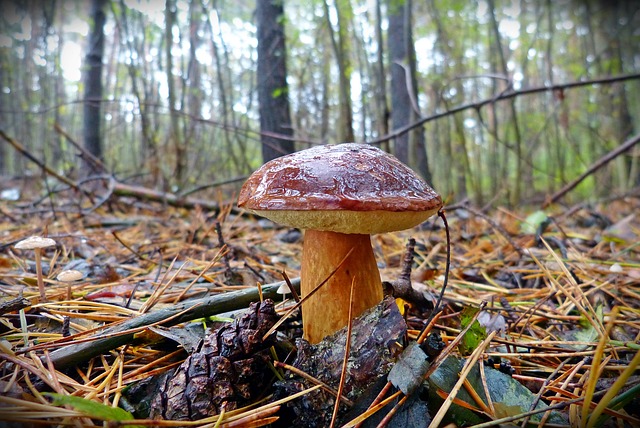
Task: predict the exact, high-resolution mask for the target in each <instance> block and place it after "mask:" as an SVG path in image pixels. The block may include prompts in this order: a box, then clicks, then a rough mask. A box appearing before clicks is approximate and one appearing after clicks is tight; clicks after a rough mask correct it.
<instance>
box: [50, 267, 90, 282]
mask: <svg viewBox="0 0 640 428" xmlns="http://www.w3.org/2000/svg"><path fill="white" fill-rule="evenodd" d="M83 277H84V274H83V273H82V272H80V271H79V270H75V269H69V270H63V271H62V272H60V273H59V274H58V276H56V279H57V280H58V281H60V282H73V281H78V280H79V279H82V278H83Z"/></svg>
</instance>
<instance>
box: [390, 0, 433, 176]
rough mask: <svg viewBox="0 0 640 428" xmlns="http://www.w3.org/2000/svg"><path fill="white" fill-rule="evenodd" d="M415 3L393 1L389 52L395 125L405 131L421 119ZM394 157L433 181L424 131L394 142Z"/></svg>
mask: <svg viewBox="0 0 640 428" xmlns="http://www.w3.org/2000/svg"><path fill="white" fill-rule="evenodd" d="M411 6H412V3H411V0H402V1H395V0H389V1H388V3H387V11H388V15H389V30H388V37H387V39H388V40H387V42H388V45H389V47H388V51H389V62H390V64H389V68H390V71H391V123H392V126H393V129H398V128H402V127H403V126H406V125H407V124H409V123H411V122H413V121H415V120H417V119H418V117H419V116H420V112H419V110H418V103H417V98H418V93H417V90H416V61H415V50H414V47H413V34H412V29H411V26H412V24H411V8H412V7H411ZM393 147H394V150H393V152H394V154H395V156H396V157H397V158H398V159H400V160H401V161H402V162H404V163H406V164H407V165H409V166H411V167H412V168H413V169H415V170H416V171H418V172H419V173H420V174H421V175H422V176H423V178H424V179H425V180H427V181H428V182H431V172H430V171H429V165H428V161H427V152H426V146H425V140H424V129H423V128H422V127H417V128H416V129H414V130H413V131H411V132H410V133H407V134H403V135H401V136H398V137H397V138H396V139H395V141H394V145H393Z"/></svg>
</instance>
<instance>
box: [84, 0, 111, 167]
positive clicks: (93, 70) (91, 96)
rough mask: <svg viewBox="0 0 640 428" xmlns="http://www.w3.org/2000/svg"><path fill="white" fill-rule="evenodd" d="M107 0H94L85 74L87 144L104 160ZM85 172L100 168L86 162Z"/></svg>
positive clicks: (93, 152)
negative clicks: (105, 9)
mask: <svg viewBox="0 0 640 428" xmlns="http://www.w3.org/2000/svg"><path fill="white" fill-rule="evenodd" d="M106 4H107V1H106V0H92V2H91V19H92V21H93V23H92V27H91V33H90V35H89V46H88V47H87V54H86V56H85V69H86V71H85V75H84V84H85V90H84V98H85V103H84V123H83V125H84V127H83V128H84V145H85V147H86V149H87V151H88V152H89V153H91V154H92V155H93V156H94V157H96V158H98V159H101V160H102V158H103V157H102V135H101V122H102V108H101V105H100V102H101V100H102V56H103V54H104V24H105V21H106V15H105V12H104V8H105V5H106ZM83 171H84V173H85V174H87V175H89V174H92V173H95V172H98V171H94V170H93V166H92V164H89V163H84V164H83Z"/></svg>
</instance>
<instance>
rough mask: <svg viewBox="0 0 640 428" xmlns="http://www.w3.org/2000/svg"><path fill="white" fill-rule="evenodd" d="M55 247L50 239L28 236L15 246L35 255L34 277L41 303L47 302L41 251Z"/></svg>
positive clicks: (54, 242)
mask: <svg viewBox="0 0 640 428" xmlns="http://www.w3.org/2000/svg"><path fill="white" fill-rule="evenodd" d="M55 245H56V241H54V240H53V239H51V238H43V237H42V236H30V237H28V238H27V239H23V240H22V241H20V242H18V243H17V244H16V245H15V247H16V248H17V249H19V250H33V251H34V253H35V255H36V277H37V280H38V290H39V291H40V299H41V300H42V301H45V300H47V294H46V293H45V291H44V279H43V278H42V260H41V259H42V257H41V256H42V249H43V248H48V247H55Z"/></svg>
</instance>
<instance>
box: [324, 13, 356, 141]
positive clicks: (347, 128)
mask: <svg viewBox="0 0 640 428" xmlns="http://www.w3.org/2000/svg"><path fill="white" fill-rule="evenodd" d="M323 5H324V13H325V18H326V20H327V27H328V28H329V35H330V36H331V46H332V47H333V52H334V54H335V56H336V61H337V63H338V91H339V92H338V94H339V99H340V116H339V117H338V130H337V131H338V132H337V139H338V142H340V143H344V142H350V141H355V137H354V134H353V109H352V103H351V59H350V46H349V41H348V36H347V33H348V29H347V25H348V22H350V21H351V15H352V11H351V4H350V3H349V0H336V7H335V10H336V16H337V17H338V30H337V31H335V30H334V28H333V25H331V19H330V11H329V4H328V3H327V1H326V0H325V1H324V2H323ZM336 33H337V36H336Z"/></svg>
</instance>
